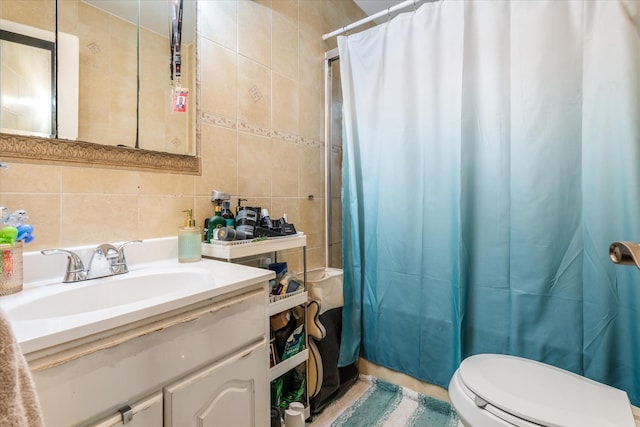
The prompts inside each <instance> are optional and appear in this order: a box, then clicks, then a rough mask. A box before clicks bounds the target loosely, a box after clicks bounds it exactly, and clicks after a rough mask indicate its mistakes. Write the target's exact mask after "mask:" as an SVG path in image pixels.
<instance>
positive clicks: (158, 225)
mask: <svg viewBox="0 0 640 427" xmlns="http://www.w3.org/2000/svg"><path fill="white" fill-rule="evenodd" d="M159 207H161V210H159ZM186 209H194V198H193V197H191V196H178V195H176V196H167V195H143V196H140V198H139V211H140V226H139V234H140V237H139V238H140V239H150V238H153V237H161V236H177V235H178V227H181V226H182V225H183V224H184V218H185V214H184V212H183V211H184V210H186ZM194 210H195V209H194ZM197 224H198V225H199V226H202V224H200V222H198V223H197Z"/></svg>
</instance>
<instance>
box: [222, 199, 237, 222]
mask: <svg viewBox="0 0 640 427" xmlns="http://www.w3.org/2000/svg"><path fill="white" fill-rule="evenodd" d="M230 206H231V202H228V201H226V202H222V218H224V220H225V221H226V223H227V225H226V226H227V227H232V228H235V226H236V219H235V218H236V217H235V216H234V215H233V212H231V209H230Z"/></svg>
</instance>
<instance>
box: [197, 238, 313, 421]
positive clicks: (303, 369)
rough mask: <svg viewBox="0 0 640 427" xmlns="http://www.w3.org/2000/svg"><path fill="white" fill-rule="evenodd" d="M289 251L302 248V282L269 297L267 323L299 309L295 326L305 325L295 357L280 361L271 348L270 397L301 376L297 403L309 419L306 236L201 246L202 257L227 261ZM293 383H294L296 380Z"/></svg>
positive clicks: (275, 254) (214, 241) (213, 241)
mask: <svg viewBox="0 0 640 427" xmlns="http://www.w3.org/2000/svg"><path fill="white" fill-rule="evenodd" d="M290 249H302V253H303V271H302V281H300V285H301V287H300V288H299V289H297V290H296V291H294V292H291V293H285V294H283V295H271V294H269V296H268V298H269V301H268V302H269V303H268V308H267V315H268V319H267V321H268V322H269V323H271V318H272V317H274V316H277V315H280V314H282V313H285V312H287V311H289V310H291V311H292V312H294V311H295V310H296V308H297V307H300V308H301V309H298V312H301V317H299V318H298V323H297V324H296V326H297V327H299V325H300V324H301V325H304V326H303V328H302V345H301V346H300V348H299V349H298V350H297V352H296V353H295V354H292V355H290V356H289V357H287V358H285V359H284V360H280V357H282V355H281V354H278V355H277V356H275V355H274V354H273V353H274V352H275V349H272V355H271V360H272V362H271V363H270V365H271V367H270V368H269V382H270V383H271V384H272V391H271V393H272V398H273V397H274V396H273V387H275V386H276V384H282V383H283V382H285V383H286V382H292V381H293V380H292V378H299V377H300V376H301V377H302V378H303V379H304V384H303V385H304V393H303V395H302V396H301V397H300V398H299V400H297V401H300V402H301V403H303V404H304V406H305V417H306V418H309V417H310V407H309V400H308V395H307V391H306V381H307V374H308V372H307V368H308V366H307V363H308V360H309V350H308V338H307V331H306V316H307V313H306V305H307V297H308V294H307V287H306V283H307V236H305V235H304V233H300V232H299V233H297V234H294V235H291V236H285V237H270V238H268V239H254V240H232V241H219V240H212V242H211V243H202V255H203V256H204V257H210V258H218V259H223V260H226V261H229V262H231V261H232V260H237V259H240V258H247V257H252V256H258V255H264V254H269V253H272V254H274V261H275V262H277V253H278V252H279V251H285V250H290ZM287 320H288V319H287ZM292 335H293V334H292ZM287 338H288V337H287ZM300 373H302V375H300ZM293 382H294V383H295V381H293ZM276 388H277V387H276ZM298 391H299V390H298ZM285 392H286V390H285ZM289 392H290V391H289Z"/></svg>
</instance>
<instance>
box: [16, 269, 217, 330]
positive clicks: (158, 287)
mask: <svg viewBox="0 0 640 427" xmlns="http://www.w3.org/2000/svg"><path fill="white" fill-rule="evenodd" d="M208 277H209V275H208V272H207V271H206V270H203V269H188V268H185V269H180V270H166V271H157V270H152V271H146V272H135V273H126V274H122V275H118V276H112V277H106V278H101V279H94V280H87V281H83V282H77V283H67V284H65V285H62V286H65V287H66V288H67V289H66V290H64V291H61V292H59V293H56V294H53V295H46V296H42V297H41V298H37V299H34V300H31V301H27V302H25V303H24V304H19V305H16V306H15V307H13V308H11V309H9V310H8V311H7V315H8V316H9V318H10V319H12V320H37V319H50V318H56V317H66V316H73V315H77V314H83V313H91V312H96V311H100V310H108V309H113V308H115V307H122V306H125V305H129V304H140V303H144V302H145V301H147V300H148V301H151V300H156V299H158V298H162V297H165V296H167V295H168V294H174V293H176V292H184V291H185V288H194V287H198V286H202V285H204V284H206V281H207V280H208Z"/></svg>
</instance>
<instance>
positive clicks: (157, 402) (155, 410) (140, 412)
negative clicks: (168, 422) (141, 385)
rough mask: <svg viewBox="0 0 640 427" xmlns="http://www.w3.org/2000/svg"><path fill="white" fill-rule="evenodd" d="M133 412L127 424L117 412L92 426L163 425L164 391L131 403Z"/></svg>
mask: <svg viewBox="0 0 640 427" xmlns="http://www.w3.org/2000/svg"><path fill="white" fill-rule="evenodd" d="M131 414H132V415H133V416H132V418H131V420H128V421H127V422H126V424H125V423H123V422H122V415H121V414H120V413H119V412H116V413H115V414H114V415H112V416H110V417H108V418H107V419H105V420H102V421H100V422H98V423H96V424H91V425H90V427H116V426H124V425H126V426H127V427H162V392H158V393H156V394H154V395H153V396H151V397H149V398H147V399H144V400H142V401H140V402H138V403H136V404H134V405H131Z"/></svg>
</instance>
